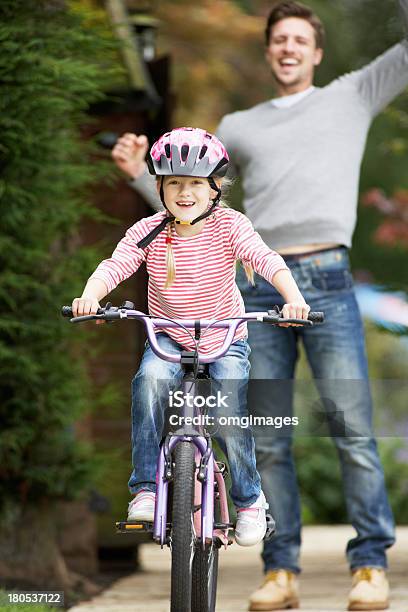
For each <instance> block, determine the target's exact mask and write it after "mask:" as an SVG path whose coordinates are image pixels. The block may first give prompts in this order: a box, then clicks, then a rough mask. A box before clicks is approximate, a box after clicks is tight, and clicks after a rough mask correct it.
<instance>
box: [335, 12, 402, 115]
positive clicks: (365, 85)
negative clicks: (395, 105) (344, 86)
mask: <svg viewBox="0 0 408 612" xmlns="http://www.w3.org/2000/svg"><path fill="white" fill-rule="evenodd" d="M399 4H400V13H401V18H402V20H403V25H404V29H405V37H404V38H403V40H402V41H401V42H400V43H398V44H396V45H394V46H393V47H391V49H388V51H386V52H385V53H383V54H382V55H380V56H379V57H377V58H376V59H375V60H374V61H372V62H371V63H370V64H368V65H367V66H364V68H362V69H361V70H356V71H355V72H352V73H350V74H348V75H345V77H344V78H347V79H350V81H351V82H352V83H354V84H355V85H356V87H357V89H358V90H359V93H360V95H361V97H362V98H363V100H364V102H365V104H366V105H367V106H368V108H369V110H370V114H371V116H372V117H374V116H375V115H377V114H378V113H379V112H381V111H382V110H383V109H384V108H385V107H386V106H387V104H389V103H390V102H391V101H392V100H393V99H394V98H395V97H396V96H398V95H399V94H400V93H402V92H403V91H404V89H405V88H406V87H407V86H408V0H399Z"/></svg>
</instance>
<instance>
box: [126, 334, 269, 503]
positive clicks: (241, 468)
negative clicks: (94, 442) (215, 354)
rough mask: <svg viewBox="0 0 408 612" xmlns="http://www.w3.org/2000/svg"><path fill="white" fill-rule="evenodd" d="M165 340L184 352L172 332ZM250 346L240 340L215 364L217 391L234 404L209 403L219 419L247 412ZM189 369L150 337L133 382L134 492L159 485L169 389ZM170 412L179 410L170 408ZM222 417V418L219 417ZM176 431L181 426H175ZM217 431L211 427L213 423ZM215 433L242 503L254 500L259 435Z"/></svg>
mask: <svg viewBox="0 0 408 612" xmlns="http://www.w3.org/2000/svg"><path fill="white" fill-rule="evenodd" d="M157 339H158V342H159V345H160V346H161V347H162V348H163V349H164V350H165V351H167V352H168V353H180V352H181V351H182V347H181V346H180V345H178V344H177V343H176V342H174V341H173V340H172V339H171V338H170V337H169V336H167V335H166V334H158V336H157ZM249 353H250V349H249V346H248V344H247V342H246V341H245V340H238V341H237V342H234V343H233V344H232V345H231V346H230V348H229V350H228V352H227V354H226V355H225V356H224V357H222V358H221V359H219V360H218V361H214V362H213V363H210V364H209V373H210V377H211V379H212V381H213V386H212V391H211V392H212V393H214V394H215V395H216V393H217V391H219V392H220V394H221V395H223V396H227V398H228V399H227V402H226V403H227V404H228V408H225V407H222V406H221V407H220V408H209V409H208V414H209V415H210V416H214V418H215V419H217V418H219V417H220V416H223V417H226V416H228V417H238V418H239V419H241V418H242V417H247V414H248V413H247V399H246V396H247V383H248V376H249V368H250V364H249V360H248V357H249ZM182 376H183V372H182V368H181V366H180V364H177V363H170V362H168V361H164V360H162V359H160V358H159V357H157V356H156V355H155V354H154V353H153V351H152V349H151V347H150V346H149V344H148V343H147V346H146V349H145V352H144V354H143V357H142V361H141V364H140V367H139V370H138V372H137V374H136V376H135V378H134V379H133V382H132V463H133V471H132V474H131V476H130V479H129V483H128V484H129V490H130V492H131V493H132V494H135V493H137V492H138V491H140V490H141V489H146V490H149V491H155V490H156V463H157V458H158V455H159V445H160V442H161V440H162V435H163V430H164V426H165V413H166V409H167V407H168V405H169V393H170V391H175V390H177V389H178V388H179V386H180V383H181V380H182ZM169 412H170V413H175V412H176V410H175V409H174V410H173V409H169ZM215 422H216V421H215ZM171 429H172V431H174V430H176V429H178V427H171ZM210 432H211V428H210ZM213 436H214V438H215V439H216V440H217V441H218V443H219V444H220V446H221V449H222V450H223V452H224V453H225V455H226V457H227V459H228V463H229V469H230V475H231V482H232V486H231V491H230V496H231V499H232V501H233V503H234V504H235V506H236V507H239V508H245V507H248V506H250V505H251V504H253V503H254V502H255V501H256V499H257V498H258V497H259V495H260V491H261V484H260V477H259V474H258V472H257V470H256V460H255V447H254V439H253V435H252V432H251V430H250V428H248V427H240V426H225V427H223V426H221V427H219V428H218V429H217V426H215V427H214V433H213Z"/></svg>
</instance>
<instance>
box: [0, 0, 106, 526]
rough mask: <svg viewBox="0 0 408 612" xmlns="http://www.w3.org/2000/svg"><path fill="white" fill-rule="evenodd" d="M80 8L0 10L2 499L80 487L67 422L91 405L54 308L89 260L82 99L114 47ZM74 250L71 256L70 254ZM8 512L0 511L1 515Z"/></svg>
mask: <svg viewBox="0 0 408 612" xmlns="http://www.w3.org/2000/svg"><path fill="white" fill-rule="evenodd" d="M88 17H89V14H87V13H84V12H83V10H81V7H80V6H78V5H77V4H74V5H71V6H68V5H66V4H65V3H64V2H58V1H49V0H48V1H46V0H3V2H2V3H1V6H0V18H1V19H0V21H1V25H0V44H1V50H2V51H1V54H0V79H1V82H2V95H1V97H0V126H1V134H2V137H1V145H0V147H1V148H0V155H1V166H2V176H1V181H0V196H1V200H0V216H1V227H2V233H1V237H0V313H1V315H0V380H1V382H0V398H1V404H0V419H1V435H0V500H1V503H2V504H3V511H4V505H5V506H7V508H8V509H11V508H12V509H13V510H15V511H17V509H18V508H19V507H21V505H22V504H23V503H24V502H33V501H34V502H36V501H39V500H43V499H44V498H50V499H56V498H60V497H66V496H75V495H77V494H79V493H80V492H81V491H82V490H83V489H84V487H85V486H86V485H87V483H88V481H89V478H90V474H91V463H90V461H89V453H88V452H87V450H86V449H85V448H84V447H83V446H81V445H79V444H78V442H76V440H75V436H74V433H73V427H72V424H73V423H74V421H75V419H77V418H78V417H79V416H80V415H82V414H83V413H84V411H85V410H86V409H87V407H88V405H89V396H88V395H87V388H86V379H85V376H84V368H83V364H82V359H81V354H86V352H87V350H86V346H85V345H81V346H79V345H78V346H76V347H73V343H72V337H73V334H72V329H71V328H70V326H69V325H68V324H67V321H64V320H62V318H61V317H60V315H59V310H60V306H61V305H62V304H64V303H70V301H71V300H72V297H73V296H74V295H76V294H77V293H78V291H79V290H80V285H79V283H80V282H81V280H82V278H83V272H82V271H83V270H84V269H85V270H89V269H91V267H92V265H93V263H94V260H95V257H94V253H93V252H92V251H91V250H89V249H84V248H80V249H78V248H77V247H78V228H79V224H80V222H81V220H82V219H84V217H86V216H88V217H89V216H91V215H95V214H96V211H94V210H93V209H92V207H91V206H90V204H89V202H88V199H87V198H86V196H84V193H85V191H84V190H85V187H86V186H87V185H89V184H90V182H91V181H95V180H101V179H102V176H103V175H104V174H105V173H106V167H105V166H104V165H103V164H100V163H99V164H98V163H95V162H94V163H92V164H91V163H90V158H89V156H90V153H91V151H92V145H90V144H87V143H85V142H83V141H82V140H81V136H80V125H81V123H83V122H84V121H85V120H86V121H88V119H87V118H86V115H85V113H86V110H87V108H88V107H89V104H90V103H92V102H94V101H96V100H99V99H101V97H102V96H103V94H102V91H103V89H104V87H105V85H106V83H107V82H108V81H109V79H110V78H112V76H113V69H112V67H111V65H109V64H108V63H107V62H106V63H105V64H104V65H103V64H102V65H101V61H100V58H104V57H107V56H109V55H112V53H113V52H114V47H115V44H114V43H113V41H112V39H111V36H110V34H109V33H108V32H107V31H106V30H105V29H104V28H102V27H99V28H96V27H93V28H89V27H88V26H87V19H88ZM73 255H75V257H73ZM7 516H8V514H7V513H6V514H4V512H3V514H2V517H3V519H4V518H6V517H7Z"/></svg>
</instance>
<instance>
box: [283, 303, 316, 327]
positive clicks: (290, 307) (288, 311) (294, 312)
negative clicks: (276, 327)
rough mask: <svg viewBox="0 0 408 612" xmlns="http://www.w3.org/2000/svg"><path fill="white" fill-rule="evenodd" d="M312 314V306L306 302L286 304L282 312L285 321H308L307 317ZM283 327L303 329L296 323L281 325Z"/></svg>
mask: <svg viewBox="0 0 408 612" xmlns="http://www.w3.org/2000/svg"><path fill="white" fill-rule="evenodd" d="M309 312H310V306H309V305H308V304H306V302H289V303H288V304H285V305H284V306H283V308H282V310H281V316H282V317H283V318H285V319H304V320H306V321H307V316H308V314H309ZM280 326H281V327H291V326H293V327H301V325H299V324H296V323H280Z"/></svg>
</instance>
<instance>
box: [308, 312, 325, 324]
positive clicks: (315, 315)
mask: <svg viewBox="0 0 408 612" xmlns="http://www.w3.org/2000/svg"><path fill="white" fill-rule="evenodd" d="M307 318H308V319H309V321H313V323H323V321H324V312H309V315H308V317H307Z"/></svg>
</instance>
